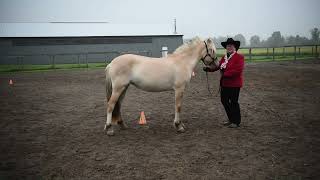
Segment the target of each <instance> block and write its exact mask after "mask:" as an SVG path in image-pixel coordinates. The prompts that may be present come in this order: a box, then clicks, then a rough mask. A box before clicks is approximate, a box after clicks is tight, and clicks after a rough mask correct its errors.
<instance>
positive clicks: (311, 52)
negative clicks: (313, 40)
mask: <svg viewBox="0 0 320 180" xmlns="http://www.w3.org/2000/svg"><path fill="white" fill-rule="evenodd" d="M311 56H313V46H312V48H311Z"/></svg>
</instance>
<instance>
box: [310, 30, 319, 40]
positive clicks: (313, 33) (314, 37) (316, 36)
mask: <svg viewBox="0 0 320 180" xmlns="http://www.w3.org/2000/svg"><path fill="white" fill-rule="evenodd" d="M310 33H311V43H314V44H317V43H319V42H320V41H319V35H320V31H319V29H318V28H313V29H311V30H310Z"/></svg>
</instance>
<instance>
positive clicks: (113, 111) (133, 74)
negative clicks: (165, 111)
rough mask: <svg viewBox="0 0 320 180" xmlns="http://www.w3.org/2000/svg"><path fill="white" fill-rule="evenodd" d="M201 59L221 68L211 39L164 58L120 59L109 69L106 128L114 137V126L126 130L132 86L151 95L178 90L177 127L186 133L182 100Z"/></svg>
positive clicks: (197, 41)
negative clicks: (124, 109)
mask: <svg viewBox="0 0 320 180" xmlns="http://www.w3.org/2000/svg"><path fill="white" fill-rule="evenodd" d="M199 60H202V62H203V63H204V64H205V65H207V66H212V65H216V66H217V65H218V61H217V57H216V47H215V45H214V43H213V40H212V39H211V38H208V39H206V40H204V41H203V40H201V39H200V38H198V37H196V38H193V39H192V40H190V41H189V42H187V43H185V44H183V45H181V46H180V47H179V48H177V49H176V50H175V51H174V52H173V54H170V55H169V56H168V57H164V58H151V57H145V56H139V55H133V54H125V55H121V56H118V57H116V58H115V59H114V60H113V61H112V62H111V63H110V64H109V65H108V66H107V67H106V69H105V73H106V93H107V121H106V124H105V126H104V129H105V130H106V131H107V134H108V135H114V130H113V127H112V126H113V125H114V124H116V123H117V124H118V125H119V126H120V128H126V125H125V123H124V122H123V119H122V118H121V112H120V108H121V102H122V100H123V98H124V96H125V94H126V90H127V88H128V86H129V85H130V84H133V85H134V86H136V87H137V88H139V89H142V90H144V91H151V92H160V91H168V90H174V91H175V118H174V127H175V128H176V130H177V131H178V132H184V131H185V126H184V124H183V123H182V121H181V120H180V112H181V104H182V97H183V93H184V90H185V88H186V85H187V84H188V83H189V82H190V79H191V74H192V71H193V69H194V68H195V66H196V65H197V63H198V62H199Z"/></svg>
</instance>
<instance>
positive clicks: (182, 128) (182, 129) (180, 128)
mask: <svg viewBox="0 0 320 180" xmlns="http://www.w3.org/2000/svg"><path fill="white" fill-rule="evenodd" d="M174 127H175V128H176V129H177V132H178V133H183V132H185V131H186V130H185V126H184V124H183V123H179V124H174Z"/></svg>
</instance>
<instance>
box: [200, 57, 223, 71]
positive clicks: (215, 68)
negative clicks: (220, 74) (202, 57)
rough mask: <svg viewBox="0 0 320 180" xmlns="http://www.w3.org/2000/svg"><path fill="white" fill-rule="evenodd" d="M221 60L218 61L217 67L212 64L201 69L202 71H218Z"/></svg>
mask: <svg viewBox="0 0 320 180" xmlns="http://www.w3.org/2000/svg"><path fill="white" fill-rule="evenodd" d="M222 58H223V57H222ZM222 58H221V60H220V61H219V65H218V66H216V64H215V63H212V64H211V66H206V67H203V70H204V71H207V72H215V71H217V70H219V69H220V66H221V62H222Z"/></svg>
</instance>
